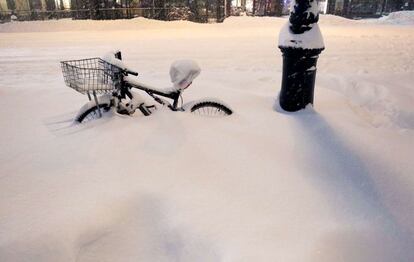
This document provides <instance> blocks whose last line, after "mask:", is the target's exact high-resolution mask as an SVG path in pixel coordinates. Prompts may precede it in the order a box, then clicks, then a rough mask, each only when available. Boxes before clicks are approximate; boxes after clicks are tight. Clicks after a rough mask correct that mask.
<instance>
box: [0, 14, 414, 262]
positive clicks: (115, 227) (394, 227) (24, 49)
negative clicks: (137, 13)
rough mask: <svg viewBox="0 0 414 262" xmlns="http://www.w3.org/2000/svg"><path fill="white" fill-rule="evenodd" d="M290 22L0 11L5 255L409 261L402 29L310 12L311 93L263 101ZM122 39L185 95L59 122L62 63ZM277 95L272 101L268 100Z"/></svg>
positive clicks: (0, 249) (407, 30)
mask: <svg viewBox="0 0 414 262" xmlns="http://www.w3.org/2000/svg"><path fill="white" fill-rule="evenodd" d="M285 23H286V18H283V19H281V18H257V17H237V18H230V19H228V20H226V21H225V22H224V23H222V24H193V23H189V22H182V21H181V22H172V23H167V22H160V21H150V20H146V19H133V20H119V21H70V20H62V21H45V22H41V21H39V22H14V23H7V24H2V25H0V99H1V102H0V124H1V136H0V261H19V262H21V261H30V262H33V261H42V262H57V261H59V262H60V261H80V262H86V261H87V262H92V261H249V262H250V261H298V262H314V261H318V262H331V261H347V262H349V261H352V262H355V261H361V262H362V261H364V262H366V261H384V262H389V261H403V262H411V261H414V250H413V248H412V247H413V246H414V177H413V174H414V164H413V155H414V106H413V101H414V85H413V83H414V64H413V62H412V61H414V52H413V48H412V46H413V43H414V28H413V27H411V26H400V25H395V24H393V25H389V24H382V23H367V22H364V21H351V20H347V19H343V18H338V17H334V16H321V19H320V22H319V25H320V28H321V31H322V33H323V36H324V39H325V44H326V50H325V51H323V52H322V54H321V55H320V57H319V61H318V68H317V79H316V89H315V107H314V108H312V107H308V108H307V109H306V110H303V111H301V112H298V113H294V114H292V113H284V112H283V111H281V110H280V109H279V108H278V107H277V103H276V106H275V99H276V97H277V94H278V92H279V89H280V83H281V74H282V58H281V53H280V51H279V49H278V48H277V46H276V44H275V43H276V41H277V38H278V32H279V31H280V29H281V27H282V26H283V24H285ZM114 49H120V50H122V52H123V53H122V54H123V60H124V61H125V62H126V63H127V64H128V65H129V66H130V67H131V69H134V70H135V71H137V72H139V73H140V76H139V77H140V79H141V80H140V81H142V82H145V83H149V84H151V85H154V86H168V85H169V76H168V69H169V66H170V64H171V62H172V61H174V60H177V59H194V60H196V61H198V62H199V63H200V67H201V68H202V69H203V73H202V74H201V75H200V76H199V78H198V79H197V81H196V82H195V83H194V84H193V85H191V87H190V88H188V89H187V90H186V92H185V94H184V101H185V102H189V101H191V100H197V99H201V98H204V97H216V98H218V99H221V100H223V101H225V102H226V103H227V104H229V105H230V106H231V107H232V109H233V110H234V111H235V114H233V115H232V116H230V117H228V118H206V117H204V118H203V117H199V116H196V115H191V114H188V113H182V112H171V111H168V110H166V109H161V110H159V111H157V112H156V113H154V114H153V115H152V116H150V117H144V116H142V115H140V114H139V113H137V114H136V115H134V116H132V117H127V116H123V115H116V114H114V113H113V114H110V115H107V116H106V117H104V118H102V119H100V120H98V121H95V122H92V123H89V124H86V125H72V121H73V118H74V117H75V115H76V112H77V111H78V110H79V109H80V108H81V107H82V105H83V104H85V103H86V102H87V98H86V97H85V96H82V95H80V94H79V93H77V92H74V91H73V90H72V89H70V88H68V87H66V86H65V84H64V83H63V78H62V75H61V71H60V65H59V61H61V60H69V59H79V58H85V57H99V56H101V55H102V54H104V53H105V52H107V51H108V50H114ZM275 108H276V110H275Z"/></svg>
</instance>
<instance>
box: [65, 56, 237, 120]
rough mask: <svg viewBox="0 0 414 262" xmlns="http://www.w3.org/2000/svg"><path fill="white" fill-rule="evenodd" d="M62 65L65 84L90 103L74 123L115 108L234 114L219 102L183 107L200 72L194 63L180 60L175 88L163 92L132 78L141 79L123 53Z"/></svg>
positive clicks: (123, 111)
mask: <svg viewBox="0 0 414 262" xmlns="http://www.w3.org/2000/svg"><path fill="white" fill-rule="evenodd" d="M61 66H62V72H63V77H64V80H65V84H66V85H67V86H69V87H71V88H73V89H75V90H76V91H78V92H80V93H82V94H86V95H87V96H88V98H89V102H88V103H87V104H85V105H84V106H83V107H82V108H81V109H80V110H79V112H78V114H77V116H76V117H75V121H76V122H79V123H82V122H86V121H90V120H93V119H97V118H100V117H102V115H103V114H104V113H106V112H109V111H110V110H113V109H115V110H116V112H117V113H119V114H125V115H132V114H134V112H135V111H136V109H138V110H139V111H141V113H142V114H143V115H145V116H149V115H151V113H152V112H153V111H154V110H156V109H157V107H158V106H165V107H167V108H169V109H171V110H172V111H187V112H191V113H196V114H200V115H208V116H227V115H231V114H232V113H233V111H232V110H231V109H230V108H229V107H228V106H226V105H225V104H224V103H223V102H221V101H219V100H216V99H202V100H198V101H192V102H190V103H187V104H183V99H182V93H183V91H184V90H185V89H186V88H188V87H189V86H190V85H191V84H192V82H193V80H194V79H195V78H196V77H197V76H198V75H199V74H200V71H201V70H200V67H199V66H198V65H197V63H195V62H194V61H192V60H179V61H176V62H174V63H173V64H172V65H171V68H170V77H171V81H172V83H173V86H172V87H170V88H164V89H159V88H155V87H151V86H148V85H146V84H144V83H141V82H139V81H137V80H136V77H133V76H138V73H137V72H134V71H132V70H130V69H128V68H127V67H126V66H125V65H124V64H123V62H122V55H121V52H120V51H118V52H113V53H110V54H108V55H106V56H105V57H103V58H87V59H81V60H70V61H62V62H61ZM131 75H133V76H131ZM132 89H139V90H141V91H144V92H145V93H146V94H148V95H149V96H150V97H151V98H152V99H153V100H154V101H155V102H156V104H147V103H146V102H145V100H144V99H143V97H142V96H141V95H140V94H139V93H137V92H135V91H133V90H132ZM98 95H99V96H98ZM165 98H166V99H165ZM167 99H169V100H171V101H172V103H171V102H169V101H168V100H167ZM180 100H181V105H180V106H179V102H180Z"/></svg>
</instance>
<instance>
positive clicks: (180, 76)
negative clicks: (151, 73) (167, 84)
mask: <svg viewBox="0 0 414 262" xmlns="http://www.w3.org/2000/svg"><path fill="white" fill-rule="evenodd" d="M200 72H201V69H200V67H199V66H198V64H197V63H196V62H195V61H193V60H177V61H175V62H173V63H172V65H171V67H170V77H171V82H172V83H173V84H174V88H176V89H178V90H182V89H185V88H187V87H188V86H189V85H190V84H191V83H192V82H193V80H194V79H195V78H196V77H197V76H198V75H199V74H200Z"/></svg>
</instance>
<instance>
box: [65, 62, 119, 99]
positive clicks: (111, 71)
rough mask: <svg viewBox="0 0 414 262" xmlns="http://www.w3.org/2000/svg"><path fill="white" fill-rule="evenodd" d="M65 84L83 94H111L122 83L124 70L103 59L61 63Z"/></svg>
mask: <svg viewBox="0 0 414 262" xmlns="http://www.w3.org/2000/svg"><path fill="white" fill-rule="evenodd" d="M60 64H61V67H62V73H63V78H64V80H65V84H66V85H67V86H68V87H70V88H73V89H74V90H76V91H78V92H79V93H81V94H88V96H89V94H90V93H93V94H105V93H111V92H112V91H113V90H114V89H116V88H117V87H118V86H119V84H120V82H121V74H122V69H121V68H119V67H117V66H115V65H113V64H111V63H108V62H106V61H105V60H103V59H101V58H87V59H80V60H69V61H62V62H60Z"/></svg>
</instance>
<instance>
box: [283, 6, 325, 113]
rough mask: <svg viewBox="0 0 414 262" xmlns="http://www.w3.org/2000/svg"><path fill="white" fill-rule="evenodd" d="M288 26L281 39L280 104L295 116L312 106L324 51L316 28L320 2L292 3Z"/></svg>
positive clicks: (320, 35)
mask: <svg viewBox="0 0 414 262" xmlns="http://www.w3.org/2000/svg"><path fill="white" fill-rule="evenodd" d="M292 7H293V10H291V12H290V17H289V22H288V23H287V24H286V25H285V26H284V27H283V28H282V30H281V31H280V35H279V48H280V50H281V51H282V54H283V76H282V89H281V91H280V94H279V104H280V107H281V108H282V109H283V110H286V111H290V112H294V111H298V110H301V109H303V108H305V107H306V106H307V105H308V104H313V95H314V88H315V77H316V62H317V60H318V56H319V54H320V53H321V52H322V50H323V49H324V48H325V47H324V43H323V38H322V34H321V32H320V30H319V26H318V24H317V22H318V20H319V10H318V3H317V0H293V3H292Z"/></svg>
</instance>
